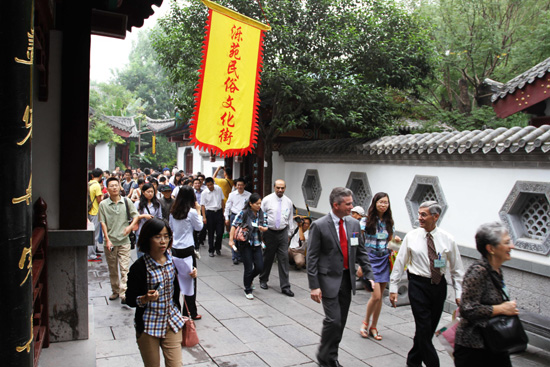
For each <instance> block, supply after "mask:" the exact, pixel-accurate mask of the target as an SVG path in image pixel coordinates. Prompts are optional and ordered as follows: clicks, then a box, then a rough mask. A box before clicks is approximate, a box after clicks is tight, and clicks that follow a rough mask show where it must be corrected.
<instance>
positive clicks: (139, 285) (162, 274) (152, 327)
mask: <svg viewBox="0 0 550 367" xmlns="http://www.w3.org/2000/svg"><path fill="white" fill-rule="evenodd" d="M171 246H172V231H171V230H170V227H169V226H167V225H166V223H165V222H164V221H163V220H161V219H158V218H152V219H149V220H148V221H147V222H145V224H144V225H143V227H142V228H141V235H140V236H139V240H138V248H139V249H140V251H142V252H144V253H145V255H144V256H142V257H140V258H139V259H137V260H136V262H135V263H134V264H133V265H132V267H131V268H130V273H129V274H128V290H127V291H126V302H127V304H128V306H130V307H136V315H135V319H134V320H135V327H136V337H137V344H138V347H139V351H140V353H141V357H142V359H143V363H144V365H145V366H146V367H149V366H159V365H160V353H159V347H160V348H161V349H162V352H163V355H164V360H165V364H166V366H167V367H175V366H177V367H179V366H181V363H182V354H181V339H182V335H181V329H182V328H183V325H184V323H185V319H184V317H183V316H182V314H181V312H180V309H181V306H180V302H179V296H180V290H179V285H178V281H177V277H176V269H175V267H174V264H173V262H172V256H171V254H170V251H169V249H170V247H171ZM190 275H191V276H192V277H196V275H197V274H196V269H194V270H193V273H192V274H190Z"/></svg>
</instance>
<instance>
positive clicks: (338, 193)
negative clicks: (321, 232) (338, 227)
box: [329, 187, 353, 207]
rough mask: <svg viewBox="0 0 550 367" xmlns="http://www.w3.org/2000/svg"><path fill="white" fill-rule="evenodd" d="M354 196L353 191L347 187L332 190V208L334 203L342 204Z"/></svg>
mask: <svg viewBox="0 0 550 367" xmlns="http://www.w3.org/2000/svg"><path fill="white" fill-rule="evenodd" d="M349 196H353V191H351V190H350V189H348V188H345V187H335V188H334V189H332V192H331V193H330V196H329V201H330V206H331V207H332V204H333V203H336V204H340V203H341V202H342V201H344V198H347V197H349Z"/></svg>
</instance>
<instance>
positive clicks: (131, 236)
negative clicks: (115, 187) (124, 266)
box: [122, 197, 136, 250]
mask: <svg viewBox="0 0 550 367" xmlns="http://www.w3.org/2000/svg"><path fill="white" fill-rule="evenodd" d="M122 200H124V205H125V206H126V218H127V219H128V224H130V223H132V221H133V218H132V217H130V208H129V207H128V199H127V198H125V197H123V198H122ZM128 238H129V239H130V248H131V249H132V250H133V249H135V248H136V234H135V233H134V231H130V234H129V235H128Z"/></svg>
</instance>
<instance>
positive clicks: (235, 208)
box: [224, 178, 250, 265]
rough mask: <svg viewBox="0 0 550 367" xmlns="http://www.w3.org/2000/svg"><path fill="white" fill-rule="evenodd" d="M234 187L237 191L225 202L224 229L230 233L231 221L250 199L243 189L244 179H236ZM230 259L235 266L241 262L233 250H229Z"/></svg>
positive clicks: (238, 255)
mask: <svg viewBox="0 0 550 367" xmlns="http://www.w3.org/2000/svg"><path fill="white" fill-rule="evenodd" d="M235 185H236V187H237V190H235V191H232V192H231V193H230V194H229V197H228V198H227V201H226V202H225V211H224V216H225V227H226V229H227V232H229V231H230V228H231V223H233V220H234V219H235V217H236V216H237V214H239V213H240V212H241V210H243V208H244V203H245V202H246V201H247V200H248V198H249V197H250V193H249V192H248V191H245V189H244V185H245V183H244V179H242V178H238V179H237V180H236V181H235ZM231 258H232V260H233V264H235V265H237V264H239V261H241V257H240V254H239V253H238V252H235V251H234V250H233V249H231Z"/></svg>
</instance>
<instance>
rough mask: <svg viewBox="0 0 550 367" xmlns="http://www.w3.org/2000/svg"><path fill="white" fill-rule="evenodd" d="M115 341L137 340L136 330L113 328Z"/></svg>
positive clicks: (126, 327)
mask: <svg viewBox="0 0 550 367" xmlns="http://www.w3.org/2000/svg"><path fill="white" fill-rule="evenodd" d="M111 329H112V333H113V335H114V336H115V339H117V340H119V339H133V340H136V329H135V328H134V327H131V328H130V327H128V326H113V327H111Z"/></svg>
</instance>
